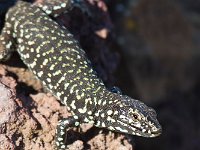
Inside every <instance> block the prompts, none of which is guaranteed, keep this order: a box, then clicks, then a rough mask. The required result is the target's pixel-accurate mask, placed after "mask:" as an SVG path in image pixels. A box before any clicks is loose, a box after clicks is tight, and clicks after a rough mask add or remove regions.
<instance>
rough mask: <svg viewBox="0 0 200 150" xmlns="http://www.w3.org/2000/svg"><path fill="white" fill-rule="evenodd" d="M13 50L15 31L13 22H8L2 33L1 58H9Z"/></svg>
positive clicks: (0, 42) (0, 41) (0, 38)
mask: <svg viewBox="0 0 200 150" xmlns="http://www.w3.org/2000/svg"><path fill="white" fill-rule="evenodd" d="M13 50H14V39H13V31H12V28H11V24H10V23H8V22H6V23H5V26H4V28H3V29H2V32H1V35H0V60H7V59H8V58H9V56H10V54H11V52H12V51H13Z"/></svg>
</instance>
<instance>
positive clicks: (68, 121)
mask: <svg viewBox="0 0 200 150" xmlns="http://www.w3.org/2000/svg"><path fill="white" fill-rule="evenodd" d="M79 124H80V119H79V117H78V116H70V117H68V118H64V119H62V120H60V121H59V123H58V125H57V129H56V139H55V141H56V146H57V149H58V150H65V149H68V147H67V145H65V141H66V139H67V137H66V134H65V133H66V129H69V128H70V127H75V126H79Z"/></svg>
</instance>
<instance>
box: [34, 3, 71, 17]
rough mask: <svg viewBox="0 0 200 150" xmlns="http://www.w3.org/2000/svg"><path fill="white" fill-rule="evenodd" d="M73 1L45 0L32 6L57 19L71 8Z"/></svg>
mask: <svg viewBox="0 0 200 150" xmlns="http://www.w3.org/2000/svg"><path fill="white" fill-rule="evenodd" d="M73 3H74V1H73V0H46V1H43V0H42V1H37V2H35V3H34V5H36V6H38V7H40V8H41V9H42V10H43V11H44V12H45V13H46V14H48V15H50V16H53V17H57V16H59V15H60V14H62V13H64V12H66V11H69V10H71V9H72V8H73Z"/></svg>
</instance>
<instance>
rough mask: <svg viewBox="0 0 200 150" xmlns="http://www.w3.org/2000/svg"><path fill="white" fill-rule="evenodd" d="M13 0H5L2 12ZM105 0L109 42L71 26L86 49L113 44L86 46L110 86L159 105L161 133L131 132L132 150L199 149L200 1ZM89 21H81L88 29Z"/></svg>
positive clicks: (1, 21) (153, 104) (156, 106)
mask: <svg viewBox="0 0 200 150" xmlns="http://www.w3.org/2000/svg"><path fill="white" fill-rule="evenodd" d="M14 1H16V0H10V1H6V0H1V1H0V2H1V5H0V14H3V13H4V12H5V11H6V7H7V5H8V6H10V5H13V4H14ZM88 1H91V0H88ZM104 2H105V3H106V5H107V8H108V12H109V14H110V20H111V22H109V21H108V22H109V23H108V26H109V28H110V29H111V30H110V35H109V38H108V40H107V41H108V42H107V43H106V42H105V41H104V40H99V39H98V40H96V42H91V41H92V40H94V38H93V37H92V38H90V37H88V35H87V36H86V34H85V37H87V38H85V37H84V34H83V36H82V37H84V38H81V37H80V39H79V37H78V36H77V35H76V32H77V33H80V32H81V31H79V30H80V26H77V24H76V25H74V26H75V27H76V26H77V28H75V29H74V31H73V28H72V30H71V31H72V33H73V34H75V36H76V37H78V39H79V40H80V42H81V45H83V48H84V49H86V50H88V49H90V47H92V46H91V45H96V46H94V47H93V48H95V50H97V49H98V48H99V47H100V46H101V45H108V43H109V44H110V43H112V44H110V49H112V51H110V50H109V49H106V48H105V47H104V46H102V47H101V48H100V49H102V51H101V52H97V51H90V50H89V51H88V53H89V57H90V58H91V60H92V62H93V64H94V66H95V67H96V70H97V72H98V73H99V74H100V76H101V78H102V79H103V80H104V81H105V83H106V84H107V85H108V86H109V87H112V86H114V85H115V86H118V87H120V88H121V90H122V91H123V94H126V95H129V96H131V97H133V98H135V99H140V100H142V101H143V102H145V103H146V104H148V105H149V106H151V107H153V108H154V109H155V110H156V112H157V114H158V120H159V121H160V123H161V125H162V127H163V133H162V135H161V136H160V137H157V138H152V139H151V138H142V137H136V136H131V137H132V138H133V143H134V149H135V150H169V149H170V150H200V69H199V66H200V0H126V1H125V0H105V1H104ZM0 17H1V18H0V26H1V27H2V25H3V23H4V22H3V19H4V15H1V16H0ZM78 19H79V24H80V22H84V20H81V19H80V18H78ZM98 19H99V18H98ZM104 19H105V18H104ZM107 19H108V18H107ZM61 20H62V18H61ZM65 20H66V19H65ZM71 20H73V19H71ZM80 20H81V21H80ZM88 22H89V21H86V23H82V24H84V26H85V28H86V26H87V25H86V24H87V23H88ZM79 24H78V25H79ZM81 28H83V29H84V30H86V29H85V28H84V27H81ZM88 28H89V29H90V26H88ZM86 33H87V34H89V33H88V31H87V32H86ZM87 40H88V41H87ZM109 40H110V41H111V42H110V41H109ZM87 42H88V43H89V44H86V43H87ZM100 42H101V43H100ZM91 43H92V44H91ZM102 43H103V44H102ZM84 44H85V45H84ZM88 45H89V46H88ZM102 53H103V54H102ZM101 54H102V55H101ZM15 56H16V55H15ZM99 57H100V58H99ZM17 59H18V60H19V56H17ZM21 63H22V62H21ZM16 64H17V63H13V64H12V65H16ZM23 67H24V66H23Z"/></svg>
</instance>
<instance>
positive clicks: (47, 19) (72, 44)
mask: <svg viewBox="0 0 200 150" xmlns="http://www.w3.org/2000/svg"><path fill="white" fill-rule="evenodd" d="M76 4H78V3H77V2H76V1H73V0H61V1H56V0H49V1H48V0H47V1H46V2H45V3H44V4H43V3H42V4H37V3H34V4H30V3H27V2H23V1H18V2H17V3H16V5H15V6H13V7H12V8H10V9H9V11H8V13H7V15H6V20H5V26H4V28H3V30H2V32H1V35H0V49H1V51H0V59H4V58H6V57H7V56H8V55H9V54H10V52H11V51H14V50H17V51H18V53H19V54H20V57H21V59H22V60H23V62H24V63H25V64H26V65H27V66H28V68H29V69H30V70H31V71H32V72H33V74H34V75H35V76H36V77H37V78H38V79H39V80H41V81H42V83H43V85H44V86H46V87H47V89H48V90H49V91H50V92H51V93H52V94H53V95H54V96H55V97H56V98H57V99H58V100H60V101H61V102H62V103H63V104H64V105H66V107H67V109H68V110H69V111H70V112H71V113H72V116H71V117H68V118H66V119H62V120H61V121H59V124H58V126H57V134H56V145H57V147H58V149H66V148H67V145H65V142H64V141H65V140H66V136H65V130H66V129H68V128H69V127H74V126H78V125H80V124H81V123H91V124H93V125H95V126H96V127H102V128H107V129H109V130H113V131H117V132H122V133H128V134H133V135H138V136H144V137H155V136H158V135H159V134H160V133H161V126H160V124H159V122H158V121H157V119H156V113H155V111H154V110H153V109H152V108H150V107H148V106H146V105H145V104H144V103H142V102H141V101H138V100H135V99H132V98H130V97H128V96H126V95H122V94H121V93H120V92H119V90H117V91H110V90H108V89H107V88H106V87H105V85H104V83H103V82H102V80H101V79H99V78H98V76H97V74H96V72H95V71H94V70H93V69H92V67H91V64H90V61H89V60H88V59H87V56H86V54H85V51H84V50H83V49H81V47H80V46H79V43H78V42H77V41H76V40H75V39H74V37H73V35H72V34H71V33H70V32H69V31H68V30H67V29H65V28H63V27H61V26H60V25H59V24H57V23H56V22H55V21H53V20H52V19H51V18H52V17H53V16H57V15H59V14H60V13H62V12H63V11H64V10H65V11H66V10H70V9H71V8H73V6H74V5H76Z"/></svg>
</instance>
